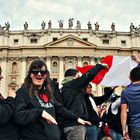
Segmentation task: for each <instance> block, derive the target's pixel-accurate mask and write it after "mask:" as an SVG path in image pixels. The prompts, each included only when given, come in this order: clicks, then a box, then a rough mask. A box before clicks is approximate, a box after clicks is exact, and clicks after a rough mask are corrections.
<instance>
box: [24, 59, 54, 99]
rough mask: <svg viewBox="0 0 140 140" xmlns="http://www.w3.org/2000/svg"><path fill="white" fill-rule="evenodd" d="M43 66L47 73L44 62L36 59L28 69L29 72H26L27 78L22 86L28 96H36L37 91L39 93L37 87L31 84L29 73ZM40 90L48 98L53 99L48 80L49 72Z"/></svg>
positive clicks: (49, 80)
mask: <svg viewBox="0 0 140 140" xmlns="http://www.w3.org/2000/svg"><path fill="white" fill-rule="evenodd" d="M43 66H44V67H45V70H46V71H47V66H46V64H45V62H44V61H43V60H40V59H36V60H34V61H33V62H32V63H31V65H30V67H29V71H28V74H27V76H26V78H25V80H24V83H23V86H24V87H25V88H27V89H28V91H29V94H30V95H31V96H33V95H38V94H39V91H40V90H39V89H38V87H37V86H36V85H34V84H33V82H32V79H31V71H32V70H33V69H41V68H42V67H43ZM42 89H43V90H44V91H43V92H44V93H45V94H47V96H48V97H53V90H52V88H51V79H50V74H49V72H48V74H47V75H46V80H45V81H44V83H43V85H42V88H41V90H42Z"/></svg>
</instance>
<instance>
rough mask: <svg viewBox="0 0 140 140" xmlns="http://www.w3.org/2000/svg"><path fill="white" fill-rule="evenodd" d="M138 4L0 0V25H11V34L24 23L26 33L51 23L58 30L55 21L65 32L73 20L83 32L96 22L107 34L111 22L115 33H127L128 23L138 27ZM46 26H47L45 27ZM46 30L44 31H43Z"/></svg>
mask: <svg viewBox="0 0 140 140" xmlns="http://www.w3.org/2000/svg"><path fill="white" fill-rule="evenodd" d="M139 3H140V2H139V0H0V24H1V26H4V25H5V22H7V21H9V22H10V25H11V27H10V29H11V30H23V24H24V22H25V21H27V22H28V24H29V29H41V22H42V21H45V22H46V24H47V23H48V21H49V20H51V21H52V27H53V28H58V27H59V26H58V20H63V21H64V28H68V19H69V18H74V26H73V28H75V27H76V22H77V20H79V21H80V22H81V27H82V28H84V29H85V28H87V23H88V21H90V22H91V23H92V26H93V29H94V23H95V22H96V21H98V23H99V25H100V29H101V30H110V26H111V23H112V22H114V23H115V26H116V30H117V31H126V32H127V31H129V26H130V24H131V22H132V23H133V24H134V25H135V26H138V25H139V24H140V9H139ZM46 26H48V25H46ZM46 28H47V27H46Z"/></svg>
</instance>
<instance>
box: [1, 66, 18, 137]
mask: <svg viewBox="0 0 140 140" xmlns="http://www.w3.org/2000/svg"><path fill="white" fill-rule="evenodd" d="M1 73H2V69H1V67H0V81H1V80H2V78H3V77H2V75H1ZM15 96H16V94H15V92H14V90H12V89H11V88H10V89H9V90H8V97H7V98H6V99H4V98H3V96H2V95H1V94H0V140H18V139H19V133H18V129H17V126H16V124H15V123H14V122H13V118H12V117H13V113H14V109H15Z"/></svg>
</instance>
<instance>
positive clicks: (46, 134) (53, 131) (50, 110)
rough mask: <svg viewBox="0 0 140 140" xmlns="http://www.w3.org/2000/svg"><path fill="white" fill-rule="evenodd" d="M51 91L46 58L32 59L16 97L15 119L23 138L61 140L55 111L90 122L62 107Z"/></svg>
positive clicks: (85, 122) (64, 115)
mask: <svg viewBox="0 0 140 140" xmlns="http://www.w3.org/2000/svg"><path fill="white" fill-rule="evenodd" d="M53 94H54V91H53V90H52V88H51V80H50V78H49V73H48V71H47V66H46V64H45V62H44V61H42V60H40V59H38V60H35V61H33V62H32V63H31V65H30V68H29V71H28V74H27V76H26V78H25V80H24V83H23V85H22V86H21V88H20V89H18V91H17V97H16V111H15V115H14V119H15V121H16V123H18V124H19V125H20V132H21V139H22V140H60V131H59V128H58V125H57V122H56V118H55V114H56V113H57V114H59V115H62V116H63V117H67V118H69V119H72V120H75V121H78V122H79V123H81V124H83V125H85V124H90V123H89V122H87V121H84V120H82V119H80V118H78V116H77V115H75V114H73V113H72V112H70V111H68V110H66V109H65V108H63V107H62V105H61V104H59V103H58V102H57V101H56V100H55V98H54V96H53Z"/></svg>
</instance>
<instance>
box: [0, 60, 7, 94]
mask: <svg viewBox="0 0 140 140" xmlns="http://www.w3.org/2000/svg"><path fill="white" fill-rule="evenodd" d="M1 68H2V74H1V75H2V76H3V79H2V80H1V85H0V92H1V94H2V95H3V96H4V97H7V84H6V83H7V82H8V78H7V57H3V58H2V62H1Z"/></svg>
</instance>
